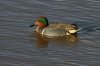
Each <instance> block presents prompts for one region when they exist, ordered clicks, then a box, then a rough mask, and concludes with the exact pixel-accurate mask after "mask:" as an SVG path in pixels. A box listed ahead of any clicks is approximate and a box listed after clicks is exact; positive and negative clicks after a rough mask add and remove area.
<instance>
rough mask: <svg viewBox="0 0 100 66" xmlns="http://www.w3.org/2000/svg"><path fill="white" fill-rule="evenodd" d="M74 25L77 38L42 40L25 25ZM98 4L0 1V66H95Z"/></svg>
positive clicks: (99, 58) (99, 56) (98, 61)
mask: <svg viewBox="0 0 100 66" xmlns="http://www.w3.org/2000/svg"><path fill="white" fill-rule="evenodd" d="M41 15H44V16H46V17H47V18H48V19H49V22H50V23H53V22H64V23H67V22H68V23H76V24H77V25H78V27H79V28H80V29H81V30H80V31H79V32H78V34H77V35H72V36H68V37H67V39H64V38H54V39H53V38H44V37H41V36H40V35H37V34H36V33H35V31H34V30H35V27H34V28H30V27H29V25H31V24H33V23H34V22H35V19H36V18H37V17H39V16H41ZM99 65H100V1H99V0H0V66H99Z"/></svg>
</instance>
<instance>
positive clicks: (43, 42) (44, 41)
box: [32, 32, 78, 48]
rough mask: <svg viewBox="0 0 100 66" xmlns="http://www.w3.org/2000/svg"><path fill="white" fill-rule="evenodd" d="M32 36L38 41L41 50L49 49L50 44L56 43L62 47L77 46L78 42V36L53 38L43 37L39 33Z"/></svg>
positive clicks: (37, 44)
mask: <svg viewBox="0 0 100 66" xmlns="http://www.w3.org/2000/svg"><path fill="white" fill-rule="evenodd" d="M32 35H34V36H33V37H35V38H36V39H37V40H36V46H37V47H39V48H41V47H42V48H43V47H48V44H49V43H50V42H52V43H55V44H61V45H65V44H66V45H67V46H76V45H77V42H78V36H77V34H73V35H69V36H64V37H52V38H48V37H46V36H42V35H40V34H38V33H37V32H34V33H33V34H32Z"/></svg>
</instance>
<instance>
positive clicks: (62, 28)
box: [30, 16, 78, 37]
mask: <svg viewBox="0 0 100 66" xmlns="http://www.w3.org/2000/svg"><path fill="white" fill-rule="evenodd" d="M33 26H36V32H37V33H39V34H41V35H44V36H52V37H56V36H67V35H72V34H76V33H77V31H78V27H77V24H69V23H61V22H56V23H52V24H49V21H48V19H47V17H45V16H40V17H38V18H37V19H36V21H35V23H34V24H32V25H30V27H33Z"/></svg>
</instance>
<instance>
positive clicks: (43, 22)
mask: <svg viewBox="0 0 100 66" xmlns="http://www.w3.org/2000/svg"><path fill="white" fill-rule="evenodd" d="M48 25H49V23H48V19H47V18H46V17H45V16H40V17H39V18H38V19H37V20H36V21H35V24H32V25H30V27H33V26H38V27H39V28H44V27H47V26H48Z"/></svg>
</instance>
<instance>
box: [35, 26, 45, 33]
mask: <svg viewBox="0 0 100 66" xmlns="http://www.w3.org/2000/svg"><path fill="white" fill-rule="evenodd" d="M44 28H45V27H43V28H41V27H37V28H36V32H38V33H40V34H42V31H43V29H44Z"/></svg>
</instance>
